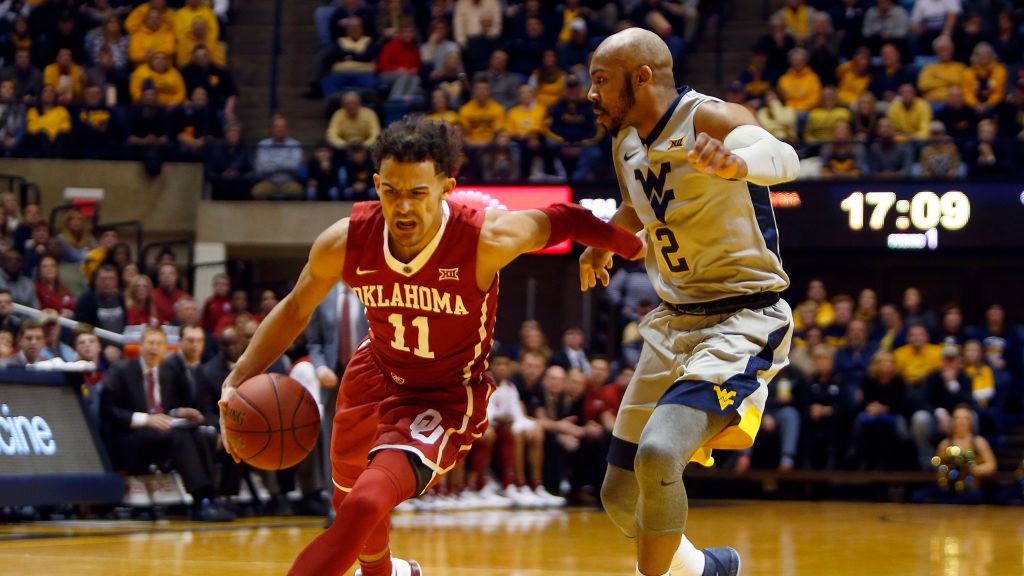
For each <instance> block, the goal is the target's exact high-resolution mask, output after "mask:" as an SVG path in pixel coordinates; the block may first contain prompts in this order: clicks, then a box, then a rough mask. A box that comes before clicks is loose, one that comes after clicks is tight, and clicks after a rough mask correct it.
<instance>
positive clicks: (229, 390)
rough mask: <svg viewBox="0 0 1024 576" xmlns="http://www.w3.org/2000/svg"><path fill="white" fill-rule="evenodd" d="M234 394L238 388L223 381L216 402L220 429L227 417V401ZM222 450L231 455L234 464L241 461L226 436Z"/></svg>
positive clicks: (222, 427)
mask: <svg viewBox="0 0 1024 576" xmlns="http://www.w3.org/2000/svg"><path fill="white" fill-rule="evenodd" d="M235 394H238V389H237V388H236V387H234V386H230V385H229V384H228V383H227V382H225V383H224V387H223V388H221V391H220V401H219V402H217V407H218V408H220V426H221V429H222V430H223V429H224V422H225V421H226V418H227V414H226V412H227V409H228V402H230V401H231V398H232V397H233V396H234V395H235ZM224 451H225V452H227V453H228V455H229V456H231V459H232V460H234V461H235V463H236V464H238V463H239V462H241V461H242V459H241V458H239V457H238V455H237V454H235V451H234V450H233V449H232V448H231V442H230V441H228V439H227V438H224Z"/></svg>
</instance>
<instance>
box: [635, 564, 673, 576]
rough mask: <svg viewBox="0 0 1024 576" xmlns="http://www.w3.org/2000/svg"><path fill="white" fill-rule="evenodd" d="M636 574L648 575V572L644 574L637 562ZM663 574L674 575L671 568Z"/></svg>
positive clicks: (637, 575) (665, 575)
mask: <svg viewBox="0 0 1024 576" xmlns="http://www.w3.org/2000/svg"><path fill="white" fill-rule="evenodd" d="M636 576H647V575H646V574H644V573H643V572H641V571H640V565H639V564H637V567H636ZM662 576H672V571H671V570H669V571H668V572H665V573H664V574H662Z"/></svg>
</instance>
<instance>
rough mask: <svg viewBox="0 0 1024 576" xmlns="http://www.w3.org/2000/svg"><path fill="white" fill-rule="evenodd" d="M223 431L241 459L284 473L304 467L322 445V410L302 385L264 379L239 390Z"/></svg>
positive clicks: (275, 377) (252, 380)
mask: <svg viewBox="0 0 1024 576" xmlns="http://www.w3.org/2000/svg"><path fill="white" fill-rule="evenodd" d="M221 428H222V430H223V432H224V439H225V440H226V441H227V442H228V443H230V444H231V448H232V449H233V450H234V452H235V454H237V455H238V457H239V458H241V459H242V460H245V461H246V462H248V463H249V464H250V465H252V466H255V467H256V468H261V469H263V470H281V469H283V468H290V467H292V466H294V465H296V464H298V463H299V462H301V461H302V459H303V458H305V457H306V456H307V455H308V454H309V452H310V451H311V450H313V448H314V447H315V446H316V442H317V439H318V438H319V437H320V410H319V409H318V408H317V405H316V401H315V400H313V396H312V394H310V393H309V391H308V390H306V389H305V388H304V387H303V386H302V384H299V383H298V381H296V380H294V379H292V378H290V377H288V376H285V375H283V374H260V375H259V376H254V377H252V378H250V379H248V380H246V381H245V382H243V383H242V385H241V386H239V387H238V393H237V394H235V395H234V397H232V398H231V401H230V402H229V403H228V407H227V410H225V411H224V421H223V422H221Z"/></svg>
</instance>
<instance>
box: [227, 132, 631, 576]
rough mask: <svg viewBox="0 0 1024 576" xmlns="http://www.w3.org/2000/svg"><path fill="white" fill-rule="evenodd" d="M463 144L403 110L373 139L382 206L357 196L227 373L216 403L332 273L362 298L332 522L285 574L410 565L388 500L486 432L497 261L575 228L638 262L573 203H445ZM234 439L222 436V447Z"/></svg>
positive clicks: (397, 574)
mask: <svg viewBox="0 0 1024 576" xmlns="http://www.w3.org/2000/svg"><path fill="white" fill-rule="evenodd" d="M458 155H459V140H458V138H457V137H456V136H454V135H453V134H452V133H451V132H450V129H449V128H448V127H447V126H446V125H444V124H436V123H433V122H430V121H428V120H426V119H423V118H407V119H405V120H402V121H401V122H398V123H395V124H392V125H391V126H389V127H388V128H387V129H386V130H384V131H383V132H382V133H381V135H380V137H379V139H378V141H377V143H376V145H375V147H374V159H375V161H376V163H377V170H378V173H377V174H375V175H374V177H373V180H374V187H375V188H376V190H377V194H378V195H379V197H380V201H379V202H363V203H359V204H356V205H355V207H354V208H353V210H352V215H351V216H350V217H348V218H343V219H341V220H340V221H338V222H337V223H336V224H334V225H332V226H331V227H330V228H328V229H327V230H326V231H324V232H323V233H322V234H321V235H320V237H319V238H317V240H316V242H315V243H314V244H313V247H312V250H311V251H310V256H309V262H308V264H307V265H306V267H305V269H304V270H303V271H302V273H301V275H300V276H299V279H298V282H297V283H296V285H295V288H294V289H293V290H292V292H291V294H289V295H288V296H287V297H286V298H285V299H284V300H282V301H281V302H280V304H279V305H278V306H277V307H275V308H274V309H273V311H271V313H270V314H269V315H268V316H267V318H266V319H265V320H264V321H263V323H262V324H261V325H260V328H259V330H258V331H257V332H256V334H255V336H254V337H253V339H252V342H251V343H250V345H249V347H248V349H247V351H246V352H245V354H243V355H242V357H241V358H240V359H239V360H238V363H237V364H236V366H235V368H234V370H233V371H232V372H231V374H230V376H228V378H227V380H226V381H225V382H224V391H223V395H222V398H221V402H220V404H221V406H222V407H223V406H225V405H226V403H227V400H228V399H229V398H230V397H231V395H232V394H234V393H235V388H236V387H237V386H238V385H240V384H241V383H242V382H244V381H245V380H247V379H249V378H250V377H252V376H255V375H257V374H261V373H262V372H263V371H264V370H266V369H267V367H268V366H269V365H270V364H271V362H272V361H273V360H274V359H276V358H278V357H279V356H280V355H281V354H283V353H284V352H285V350H286V349H287V348H288V346H289V345H290V344H291V342H292V341H293V340H294V339H295V338H296V337H297V336H298V335H299V333H300V332H301V331H302V329H303V327H304V326H305V325H306V323H307V321H308V320H309V318H310V315H311V314H312V313H313V310H314V309H315V308H316V307H317V305H318V304H319V303H320V301H321V300H323V298H324V297H325V296H326V295H327V293H328V291H329V290H331V289H332V288H333V287H334V286H335V285H336V284H337V283H338V282H339V281H344V282H345V283H346V284H347V285H348V286H350V287H352V289H353V290H354V291H355V293H356V294H357V295H358V296H359V299H360V300H361V301H362V302H363V304H364V305H365V306H366V315H367V319H368V320H369V325H370V334H369V336H368V337H367V338H366V339H365V340H364V341H362V342H361V343H360V344H359V346H358V347H357V350H356V352H355V354H354V356H353V358H352V360H351V361H350V362H349V364H348V367H347V368H346V370H345V374H344V377H343V379H342V382H341V389H340V391H339V394H338V406H337V411H336V415H335V417H334V431H335V433H334V438H332V441H331V454H332V458H331V460H332V473H333V480H334V484H335V488H336V490H335V491H334V501H333V505H334V508H335V511H336V518H335V520H334V523H333V524H332V525H331V527H330V528H329V529H327V530H326V531H325V532H324V533H322V534H321V535H320V536H318V537H317V538H316V539H315V540H313V542H311V543H310V544H309V545H308V546H307V547H306V549H305V550H303V551H302V553H301V554H299V557H298V558H297V559H296V561H295V563H294V565H293V566H292V569H291V571H290V572H289V574H290V575H292V576H307V575H308V576H313V575H315V576H327V575H332V576H335V575H336V576H340V575H341V574H343V573H344V572H345V571H346V570H347V569H348V568H349V567H350V566H352V565H353V564H354V563H355V562H356V560H358V561H359V563H360V565H361V573H362V576H388V575H394V576H415V575H418V574H420V573H421V572H420V568H419V566H418V565H417V564H416V563H415V562H413V561H406V560H401V559H398V558H394V559H393V558H392V557H391V554H390V549H389V545H388V531H389V526H390V524H389V519H388V516H389V512H390V511H391V509H392V508H394V507H395V506H397V505H398V504H400V503H401V502H403V501H404V500H406V499H407V498H410V497H413V496H416V495H419V494H423V493H424V492H425V491H426V490H428V489H429V488H430V487H431V486H432V485H433V484H434V483H436V482H437V480H438V479H439V478H440V476H441V475H442V474H444V473H446V472H448V471H449V470H451V469H452V468H453V467H454V466H455V465H456V464H457V463H458V461H459V460H460V459H461V458H462V457H463V456H464V455H465V454H466V451H468V450H469V447H470V445H471V444H472V443H473V441H474V439H476V438H479V437H480V436H481V435H482V434H483V433H484V431H485V430H486V429H487V418H486V408H487V400H488V397H489V396H490V394H491V392H492V391H493V389H494V384H493V382H491V380H490V377H489V376H488V375H487V371H486V367H487V362H486V359H487V356H488V353H489V352H490V348H491V340H492V334H493V330H494V318H495V309H496V307H497V298H498V271H499V270H501V268H503V267H504V266H505V265H507V264H509V263H510V262H512V260H514V259H515V258H517V257H518V256H519V255H521V254H525V253H528V252H533V251H535V250H539V249H541V248H544V247H546V246H550V245H553V244H556V243H558V242H561V241H563V240H565V239H567V238H573V239H575V240H578V241H580V242H582V243H584V244H587V245H592V246H596V247H599V248H602V249H605V250H612V251H614V252H616V253H618V254H620V255H622V256H625V257H629V258H635V257H639V256H640V254H641V253H642V252H643V246H642V243H641V241H640V240H639V239H638V238H637V237H636V236H634V235H633V234H630V233H629V232H626V231H625V230H623V229H622V228H618V227H615V226H612V225H609V224H605V223H604V222H601V221H600V220H598V219H597V218H595V217H594V216H593V215H591V214H590V213H589V212H588V211H586V210H585V209H583V208H581V207H579V206H576V205H571V204H557V205H554V206H550V207H548V208H546V209H543V210H526V211H521V212H508V211H504V210H488V211H486V212H482V211H476V210H472V209H469V208H466V207H463V206H460V205H457V204H454V203H449V202H447V201H446V200H445V196H446V195H447V194H448V193H450V192H451V191H452V189H453V188H454V187H455V179H454V178H452V174H453V172H454V167H455V162H456V159H457V158H458ZM228 449H229V450H230V447H228Z"/></svg>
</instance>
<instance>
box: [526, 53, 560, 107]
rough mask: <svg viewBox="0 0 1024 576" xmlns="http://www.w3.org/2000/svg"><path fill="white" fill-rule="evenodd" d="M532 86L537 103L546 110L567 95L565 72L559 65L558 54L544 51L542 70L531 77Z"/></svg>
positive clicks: (541, 63) (536, 71)
mask: <svg viewBox="0 0 1024 576" xmlns="http://www.w3.org/2000/svg"><path fill="white" fill-rule="evenodd" d="M530 86H533V88H534V90H536V99H537V103H538V104H540V105H541V106H543V107H545V108H550V107H551V106H552V105H553V104H554V103H555V102H558V101H559V100H561V99H562V95H563V94H564V93H565V71H564V70H562V67H561V66H559V65H558V53H557V52H555V51H554V50H545V51H544V56H542V57H541V61H540V68H538V69H536V70H534V71H533V74H531V75H530Z"/></svg>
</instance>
